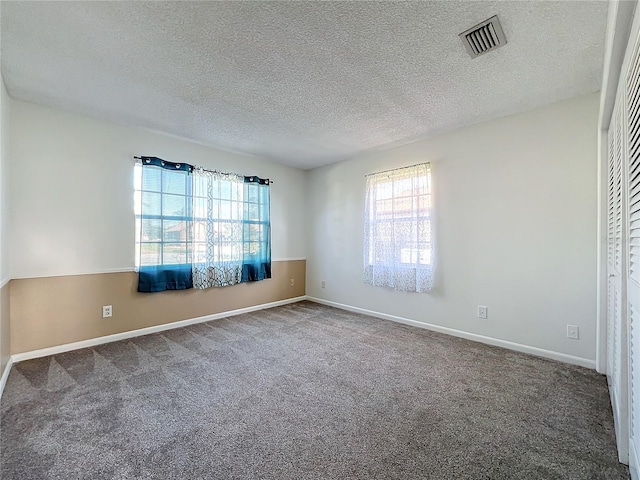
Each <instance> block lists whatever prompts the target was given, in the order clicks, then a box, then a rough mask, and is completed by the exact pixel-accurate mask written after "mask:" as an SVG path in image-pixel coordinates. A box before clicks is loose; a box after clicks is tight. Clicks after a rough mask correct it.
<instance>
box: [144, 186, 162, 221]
mask: <svg viewBox="0 0 640 480" xmlns="http://www.w3.org/2000/svg"><path fill="white" fill-rule="evenodd" d="M141 195H142V215H145V216H146V215H160V214H161V211H160V205H161V204H162V200H161V197H162V196H161V195H160V194H159V193H151V192H142V194H141Z"/></svg>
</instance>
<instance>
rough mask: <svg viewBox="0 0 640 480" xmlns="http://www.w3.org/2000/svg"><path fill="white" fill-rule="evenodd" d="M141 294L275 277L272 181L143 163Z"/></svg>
mask: <svg viewBox="0 0 640 480" xmlns="http://www.w3.org/2000/svg"><path fill="white" fill-rule="evenodd" d="M140 159H141V163H140V164H139V165H137V166H136V175H135V183H136V268H137V270H138V272H139V282H138V291H139V292H158V291H162V290H180V289H186V288H192V287H194V288H201V289H203V288H210V287H223V286H228V285H234V284H236V283H241V282H250V281H258V280H264V279H267V278H271V221H270V192H269V186H270V183H271V182H270V181H269V180H268V179H263V178H259V177H257V176H252V177H249V176H242V175H238V174H234V173H221V172H217V171H212V170H206V169H203V168H201V167H193V166H191V165H188V164H178V163H172V162H167V161H165V160H162V159H159V158H157V157H140Z"/></svg>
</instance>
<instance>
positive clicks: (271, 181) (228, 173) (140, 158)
mask: <svg viewBox="0 0 640 480" xmlns="http://www.w3.org/2000/svg"><path fill="white" fill-rule="evenodd" d="M133 158H134V159H135V160H140V161H142V160H143V159H144V158H145V157H136V156H135V155H134V156H133ZM146 158H150V157H146ZM156 158H157V157H156ZM159 160H162V159H159ZM163 161H167V160H163ZM169 163H173V162H169ZM192 167H193V168H200V169H202V170H204V171H206V172H213V173H221V174H223V175H238V174H237V173H233V174H231V173H230V172H221V171H220V170H209V169H208V168H204V167H198V166H194V165H192ZM242 176H243V177H258V176H257V175H242ZM258 178H260V177H258ZM265 180H266V181H267V185H271V184H273V183H275V182H274V181H273V180H271V179H269V178H266V179H265Z"/></svg>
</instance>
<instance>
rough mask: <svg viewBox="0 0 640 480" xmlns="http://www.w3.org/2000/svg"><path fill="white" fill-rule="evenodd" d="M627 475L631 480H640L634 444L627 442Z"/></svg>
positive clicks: (639, 467)
mask: <svg viewBox="0 0 640 480" xmlns="http://www.w3.org/2000/svg"><path fill="white" fill-rule="evenodd" d="M629 473H630V474H631V480H640V462H639V461H638V451H637V450H636V446H635V443H634V442H633V441H630V442H629Z"/></svg>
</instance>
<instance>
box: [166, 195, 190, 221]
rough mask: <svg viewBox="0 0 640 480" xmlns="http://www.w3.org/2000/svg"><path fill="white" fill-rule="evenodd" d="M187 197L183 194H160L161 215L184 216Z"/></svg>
mask: <svg viewBox="0 0 640 480" xmlns="http://www.w3.org/2000/svg"><path fill="white" fill-rule="evenodd" d="M186 199H187V197H185V196H183V195H162V215H163V216H172V217H184V216H186V215H187V204H186Z"/></svg>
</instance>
